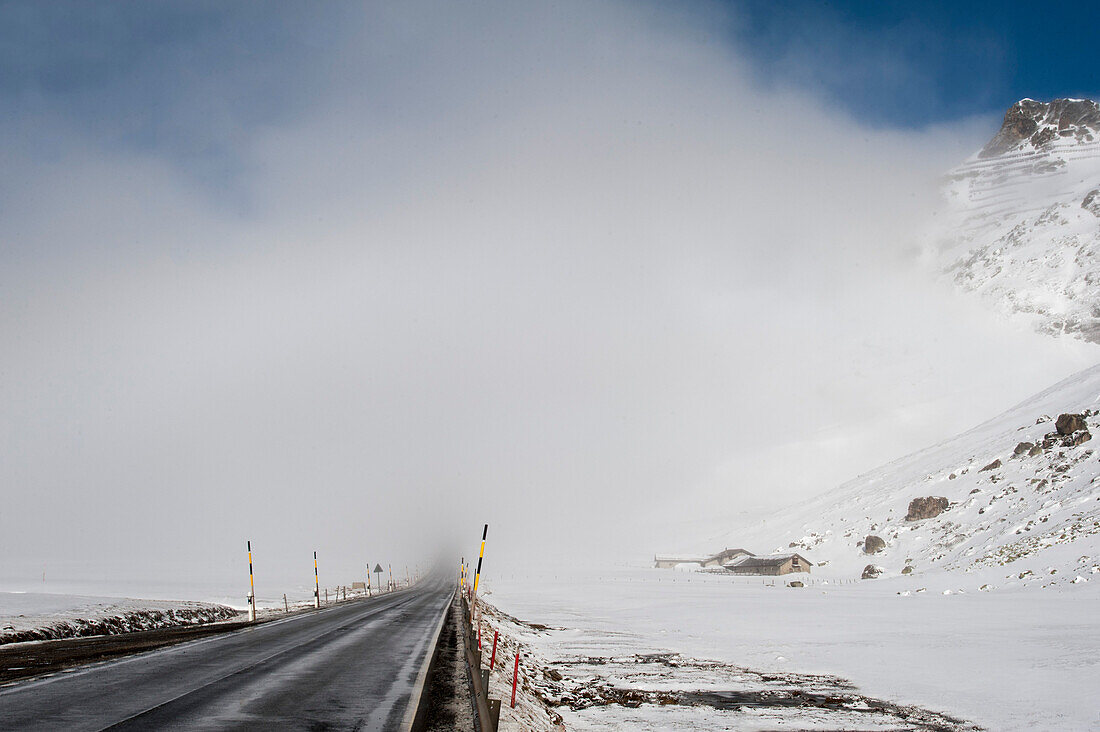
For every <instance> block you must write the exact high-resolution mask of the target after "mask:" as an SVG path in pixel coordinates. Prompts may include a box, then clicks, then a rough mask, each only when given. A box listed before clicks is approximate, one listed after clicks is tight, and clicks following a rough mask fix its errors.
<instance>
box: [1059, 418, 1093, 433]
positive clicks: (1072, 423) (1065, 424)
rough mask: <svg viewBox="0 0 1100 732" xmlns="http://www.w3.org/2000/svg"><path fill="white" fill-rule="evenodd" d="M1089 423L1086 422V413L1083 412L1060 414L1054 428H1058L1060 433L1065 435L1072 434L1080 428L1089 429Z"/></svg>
mask: <svg viewBox="0 0 1100 732" xmlns="http://www.w3.org/2000/svg"><path fill="white" fill-rule="evenodd" d="M1088 427H1089V426H1088V423H1087V422H1085V415H1083V414H1059V415H1058V421H1057V422H1055V423H1054V428H1055V429H1056V430H1058V434H1060V435H1062V436H1063V437H1066V436H1069V435H1072V434H1073V433H1074V432H1078V431H1080V430H1087V429H1088Z"/></svg>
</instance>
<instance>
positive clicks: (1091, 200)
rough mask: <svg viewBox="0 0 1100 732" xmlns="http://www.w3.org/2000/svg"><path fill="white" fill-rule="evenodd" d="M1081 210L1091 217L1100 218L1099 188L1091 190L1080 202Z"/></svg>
mask: <svg viewBox="0 0 1100 732" xmlns="http://www.w3.org/2000/svg"><path fill="white" fill-rule="evenodd" d="M1081 208H1083V209H1085V210H1086V211H1088V212H1089V213H1091V214H1092V215H1093V216H1100V188H1093V189H1092V190H1091V191H1089V192H1088V193H1087V194H1086V195H1085V198H1084V200H1082V201H1081Z"/></svg>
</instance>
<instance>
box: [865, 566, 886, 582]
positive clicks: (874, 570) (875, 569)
mask: <svg viewBox="0 0 1100 732" xmlns="http://www.w3.org/2000/svg"><path fill="white" fill-rule="evenodd" d="M885 571H886V570H885V569H883V568H882V567H880V566H878V565H877V564H868V565H867V566H866V567H864V568H863V574H862V575H861V576H860V579H878V578H879V576H881V575H882V573H883V572H885Z"/></svg>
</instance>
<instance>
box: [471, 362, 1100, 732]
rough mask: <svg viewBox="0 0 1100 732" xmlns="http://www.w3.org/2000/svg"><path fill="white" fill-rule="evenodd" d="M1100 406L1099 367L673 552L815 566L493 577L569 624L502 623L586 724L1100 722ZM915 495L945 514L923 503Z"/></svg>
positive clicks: (521, 608)
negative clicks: (742, 555) (725, 553)
mask: <svg viewBox="0 0 1100 732" xmlns="http://www.w3.org/2000/svg"><path fill="white" fill-rule="evenodd" d="M1098 407H1100V367H1094V368H1092V369H1088V370H1086V371H1083V372H1081V373H1079V374H1076V375H1075V376H1073V377H1071V378H1069V379H1066V380H1064V381H1063V382H1061V383H1059V384H1056V385H1054V386H1053V387H1051V388H1049V389H1047V390H1046V391H1044V392H1042V393H1040V394H1038V395H1036V396H1035V397H1033V398H1031V399H1028V400H1026V401H1025V402H1023V403H1021V404H1019V405H1017V406H1016V407H1014V408H1012V409H1010V410H1008V411H1007V412H1005V413H1004V414H1002V415H1000V416H998V417H995V418H994V419H991V420H989V421H987V422H985V423H984V424H981V425H979V426H978V427H976V428H974V429H973V430H970V431H969V432H966V433H964V434H962V435H958V436H956V437H953V438H951V439H947V440H945V441H943V442H942V443H940V444H938V445H935V446H933V447H930V448H928V449H926V450H922V451H920V452H917V453H914V454H913V455H910V456H908V457H906V458H903V459H901V460H897V461H895V462H893V463H890V464H888V465H885V466H883V467H882V468H879V469H877V470H874V471H871V472H869V473H867V474H865V475H862V476H859V477H857V478H855V479H853V480H852V481H849V482H848V483H845V484H844V485H841V486H839V487H838V488H836V489H835V490H833V491H829V492H827V493H825V494H823V495H821V496H820V497H819V498H816V499H814V500H811V501H807V502H805V503H803V504H799V505H796V506H792V507H791V508H790V509H788V510H785V511H781V512H778V513H777V514H775V515H773V516H769V517H768V518H767V519H766V520H760V521H757V522H755V523H752V524H748V525H744V526H741V527H730V528H726V529H722V530H719V531H716V532H714V533H713V534H712V535H710V536H702V537H698V536H697V537H689V538H686V539H685V541H684V543H683V544H682V545H681V546H675V547H655V548H654V549H655V551H657V552H663V551H666V550H673V551H678V552H686V553H690V554H698V555H707V554H713V553H714V552H716V551H718V550H720V549H722V548H723V547H745V548H747V549H749V550H750V551H754V552H756V553H758V554H767V553H769V552H792V551H797V552H799V553H801V554H803V555H804V556H806V557H807V558H808V559H809V560H810V561H811V562H812V565H813V566H812V572H811V574H810V575H809V576H807V575H805V574H793V575H786V576H784V577H778V578H764V579H762V578H759V577H755V578H750V577H738V576H733V575H730V574H718V573H713V572H708V571H700V570H699V569H698V567H696V568H695V571H690V570H688V569H687V568H686V567H684V566H681V568H680V569H677V570H667V569H665V570H657V569H650V568H647V567H643V566H641V562H642V560H641V559H640V560H639V566H636V567H633V568H630V567H618V568H614V569H606V570H603V571H598V570H592V569H591V568H582V569H579V570H577V571H573V572H571V573H569V574H566V573H564V571H563V570H560V569H559V570H558V571H557V573H551V574H546V575H543V576H540V575H539V574H538V573H537V572H536V571H534V570H528V571H526V572H523V573H518V572H516V573H512V574H501V575H499V576H497V575H489V576H488V577H486V578H485V579H484V580H483V587H484V589H485V592H484V594H485V596H486V599H487V600H488V601H489V602H490V603H493V604H495V605H496V606H497V607H499V609H500V610H502V611H503V612H504V613H507V614H510V615H512V616H515V617H517V618H520V619H522V620H523V621H527V622H528V623H537V624H544V625H547V626H552V628H553V629H549V630H543V629H539V628H537V627H531V626H528V625H524V624H522V623H514V622H511V621H509V620H507V618H501V619H497V620H496V621H494V622H497V624H498V625H499V626H500V627H501V628H503V629H504V632H505V633H506V634H508V635H509V637H512V636H514V637H515V638H516V639H517V640H518V642H519V643H520V644H521V645H523V646H525V647H526V648H527V649H528V651H529V652H530V653H531V658H530V666H531V667H532V668H533V669H538V670H536V671H535V673H534V675H533V676H532V677H531V679H529V681H530V683H529V686H530V687H531V689H532V691H533V692H534V691H537V692H538V694H539V695H541V696H542V697H543V698H544V699H548V700H549V701H550V702H551V703H553V704H556V705H557V706H556V707H555V710H556V713H558V714H561V715H562V717H563V718H564V720H565V724H566V726H567V728H570V729H574V728H575V729H588V728H592V729H595V728H599V727H608V726H619V727H633V728H639V729H662V728H670V727H671V728H675V727H686V726H692V727H697V728H702V729H779V728H783V727H788V728H789V727H790V726H791V725H794V726H797V727H798V728H814V729H830V728H831V729H851V728H852V727H853V726H858V728H860V729H876V728H888V729H898V728H904V729H967V728H969V727H968V725H969V724H977V725H980V726H982V727H984V728H987V729H993V730H1017V729H1019V730H1022V729H1067V730H1089V729H1100V699H1098V697H1097V695H1096V693H1095V692H1096V689H1098V688H1100V459H1098V457H1097V449H1096V448H1097V446H1098V443H1096V442H1095V441H1093V440H1092V435H1091V432H1092V431H1095V430H1097V429H1098V428H1100V415H1098V414H1097V411H1098ZM1063 413H1065V414H1075V415H1078V418H1077V420H1079V421H1077V420H1073V421H1070V422H1067V421H1066V420H1063V427H1065V425H1066V424H1070V423H1072V429H1069V428H1066V429H1063V432H1064V434H1063V433H1060V432H1059V430H1058V428H1057V425H1058V419H1057V418H1058V415H1060V414H1063ZM915 498H932V499H942V500H939V501H936V500H933V503H935V504H937V508H938V509H942V511H941V512H939V513H936V511H931V512H930V514H934V515H927V516H926V517H923V518H918V517H915V516H910V515H907V514H908V513H909V509H910V503H911V502H912V501H913V499H915ZM712 510H713V509H712ZM869 536H873V537H876V539H881V548H879V547H878V544H879V542H878V541H874V542H870V545H871V546H873V547H874V548H875V549H876V551H874V552H873V553H870V554H869V553H867V551H866V549H867V546H868V545H869V542H868V537H869ZM868 565H872V566H874V567H876V568H877V569H876V572H875V573H876V574H878V577H877V578H875V579H861V576H862V575H863V573H864V570H865V569H866V568H867V567H868ZM793 579H798V580H801V581H803V582H805V583H806V584H807V586H806V587H802V588H795V587H788V586H786V582H788V581H790V580H793ZM489 617H491V611H490V615H489ZM543 669H544V670H547V672H548V673H549V671H553V674H550V675H547V674H544V673H543V671H542V670H543ZM806 674H809V675H813V676H812V677H806V676H805V675H806ZM554 676H560V678H554ZM838 677H839V678H838ZM844 680H847V681H850V682H851V683H852V684H854V688H848V687H846V684H845V681H844ZM592 689H597V690H600V691H598V693H597V692H593V691H592ZM763 692H768V693H766V694H764V693H763ZM795 692H798V693H795ZM593 695H595V697H598V699H594V698H593ZM777 700H778V701H777ZM639 704H640V706H638V705H639ZM891 705H895V706H891Z"/></svg>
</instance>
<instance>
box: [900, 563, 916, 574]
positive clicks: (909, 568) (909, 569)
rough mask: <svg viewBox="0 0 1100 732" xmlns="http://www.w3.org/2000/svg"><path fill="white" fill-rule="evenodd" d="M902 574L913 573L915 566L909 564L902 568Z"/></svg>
mask: <svg viewBox="0 0 1100 732" xmlns="http://www.w3.org/2000/svg"><path fill="white" fill-rule="evenodd" d="M901 573H902V574H913V568H912V567H911V566H909V565H908V564H907V565H905V566H904V567H902V568H901Z"/></svg>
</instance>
